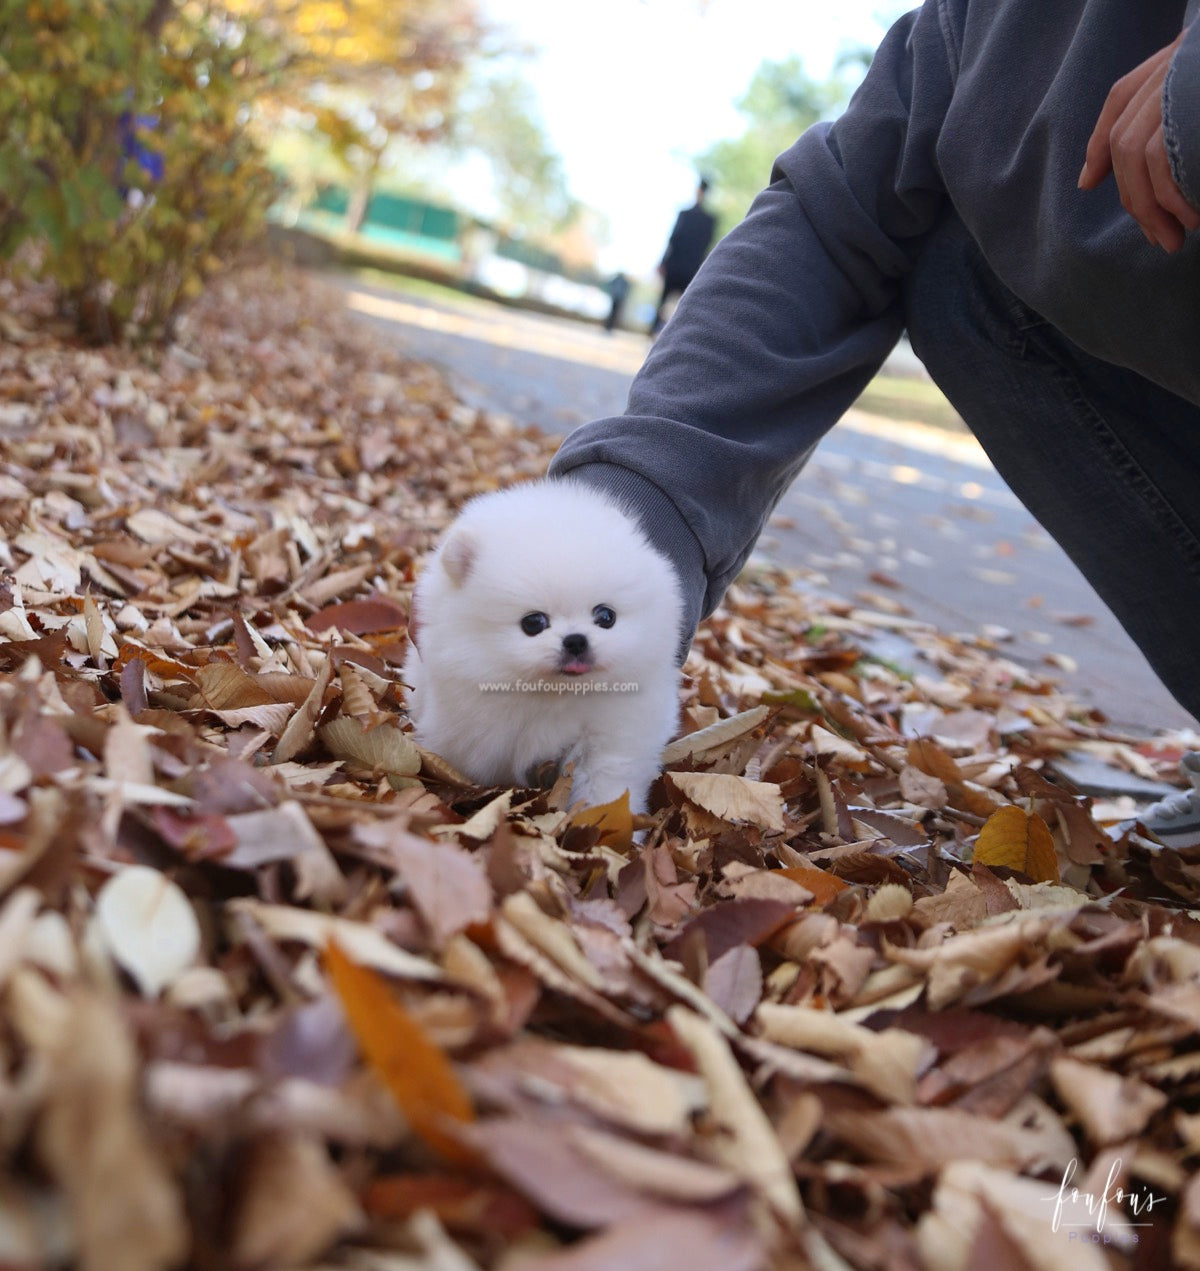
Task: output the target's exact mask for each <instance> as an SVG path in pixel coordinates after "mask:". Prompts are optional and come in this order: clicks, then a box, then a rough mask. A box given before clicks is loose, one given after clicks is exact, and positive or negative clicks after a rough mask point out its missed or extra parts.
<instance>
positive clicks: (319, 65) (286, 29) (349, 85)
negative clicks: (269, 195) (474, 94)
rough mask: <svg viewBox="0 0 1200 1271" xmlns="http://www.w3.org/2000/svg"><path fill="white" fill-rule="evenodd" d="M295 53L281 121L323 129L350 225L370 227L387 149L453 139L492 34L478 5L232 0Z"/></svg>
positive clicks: (278, 109) (473, 0) (276, 111)
mask: <svg viewBox="0 0 1200 1271" xmlns="http://www.w3.org/2000/svg"><path fill="white" fill-rule="evenodd" d="M228 3H229V5H230V7H231V9H233V10H235V11H237V12H240V13H241V14H243V15H244V16H245V17H246V18H249V19H251V20H253V21H254V23H255V24H256V26H257V27H258V28H259V29H260V30H262V31H264V32H266V33H269V34H270V35H272V36H273V37H274V38H276V39H278V40H279V41H280V42H281V43H282V44H283V45H284V46H285V47H286V49H287V56H286V60H285V63H284V65H283V68H282V69H283V74H282V75H281V77H280V80H279V83H278V86H277V88H276V90H275V91H274V92H273V93H272V94H270V95H269V96H268V97H266V98H265V99H264V100H262V101H261V102H260V103H259V108H260V110H262V111H263V112H264V113H265V114H267V115H268V116H270V117H272V120H273V122H279V121H281V120H288V121H291V122H293V123H294V122H300V123H301V125H302V126H307V127H309V128H315V129H316V130H318V131H319V132H320V133H322V134H323V135H324V136H325V138H326V139H327V140H328V143H329V146H330V149H331V150H332V153H333V155H334V156H335V158H336V159H337V160H338V162H339V163H340V164H341V165H343V166H344V168H345V169H346V170H347V171H348V173H349V174H350V176H351V181H352V185H353V189H352V196H351V200H350V206H349V209H348V211H347V227H348V228H349V229H351V230H356V229H357V228H358V227H359V225H360V224H361V222H362V218H363V215H364V213H365V211H366V206H367V201H368V199H369V198H370V193H371V189H372V187H373V185H374V183H375V180H376V178H377V176H378V174H379V171H380V168H381V167H382V165H383V162H384V156H385V153H386V151H387V150H388V147H389V146H390V145H391V144H392V142H393V141H395V140H396V139H405V140H407V141H412V142H422V143H424V142H429V141H434V140H437V139H440V138H444V137H446V136H447V135H448V134H449V132H450V130H451V127H452V125H453V122H454V119H455V110H456V105H457V102H458V98H459V96H460V94H461V92H462V90H463V87H464V84H465V82H466V75H467V68H468V66H469V64H470V63H471V61H472V59H473V58H475V57H477V56H479V55H480V54H481V53H483V52H484V50H485V46H486V43H487V38H488V28H487V26H486V24H485V23H484V22H483V20H482V18H481V16H480V13H479V6H478V3H477V0H228Z"/></svg>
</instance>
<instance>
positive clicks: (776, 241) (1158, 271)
mask: <svg viewBox="0 0 1200 1271" xmlns="http://www.w3.org/2000/svg"><path fill="white" fill-rule="evenodd" d="M1198 11H1200V0H1153V3H1148V4H1136V5H1135V4H1130V3H1129V2H1128V0H1059V2H1058V3H1055V4H1046V3H1045V2H1044V0H926V3H925V4H924V5H923V6H922V7H920V8H919V9H916V10H914V11H913V12H911V13H909V14H908V15H906V16H905V17H904V18H902V19H901V20H900V21H899V22H897V23H896V24H895V26H894V27H893V28H892V30H891V31H890V32H889V34H888V35H887V36H886V37H885V39H884V41H883V43H882V45H881V46H880V48H879V50H878V52H877V54H876V56H875V58H874V60H873V62H872V64H871V67H870V70H869V71H868V73H867V75H866V78H865V79H864V81H863V83H862V85H861V87H860V88H859V90H858V91H857V93H856V94H855V95H854V97H853V99H852V100H851V102H850V104H849V106H848V107H847V109H846V111H845V113H844V114H843V115H842V116H841V117H840V118H839V119H838V120H836V121H835V122H834V123H832V124H830V123H821V124H817V125H816V126H814V127H813V128H810V129H809V130H808V131H807V132H805V133H804V135H803V136H801V137H800V139H799V140H798V141H797V142H796V143H795V145H793V146H792V147H791V148H790V149H789V150H787V151H786V152H785V153H784V154H782V155H780V156H779V158H778V159H777V160H776V163H775V167H774V170H773V172H772V173H771V179H770V184H769V186H768V187H767V188H766V189H765V190H763V192H762V193H761V194H760V195H759V196H758V198H757V199H756V200H755V202H754V204H753V206H752V207H751V209H750V212H749V214H748V215H747V216H746V218H745V220H744V221H743V222H742V223H741V224H740V225H739V226H738V227H737V228H736V229H734V230H733V231H732V232H731V233H730V234H729V235H727V236H726V237H725V238H724V239H723V240H722V241H721V242H720V243H719V244H718V245H717V247H716V248H715V249H714V250H713V252H712V253H711V255H710V256H709V257H708V259H707V261H706V262H705V264H704V266H703V267H702V268H701V270H700V272H699V274H698V275H697V277H696V279H695V281H694V282H693V283H692V285H691V286H690V287H689V288H688V291H687V292H686V294H685V295H684V297H683V299H682V300H681V302H680V304H679V307H678V309H677V311H676V313H675V314H674V316H673V317H672V319H671V321H670V322H669V323H668V324H667V327H666V330H665V331H664V333H663V335H662V336H661V337H660V339H659V341H658V343H657V344H656V345H655V346H654V348H653V349H652V350H651V352H650V354H649V357H648V358H647V360H646V363H645V365H644V367H643V368H642V370H641V372H640V373H639V374H638V376H637V378H636V379H635V381H634V384H633V387H632V389H631V391H630V395H629V403H628V407H627V409H626V412H625V414H624V415H621V416H619V417H616V418H611V419H603V420H598V421H595V422H593V423H590V424H586V425H584V426H583V427H581V428H579V429H577V430H576V431H575V432H573V433H572V434H570V436H568V437H567V438H566V440H565V441H564V443H563V445H562V447H561V449H560V450H559V452H558V454H557V455H556V457H555V458H554V460H553V462H552V464H551V468H550V473H551V475H552V476H565V475H567V474H568V473H569V474H570V475H571V476H572V477H573V478H575V479H579V480H584V481H588V482H591V483H594V484H595V485H597V486H600V487H602V488H604V489H606V490H608V491H609V492H610V493H612V494H615V495H617V496H618V497H620V498H621V499H623V500H624V501H625V502H627V503H628V504H630V505H631V506H632V507H633V508H634V509H635V510H636V511H637V513H638V514H639V516H640V517H641V519H642V522H643V525H644V527H645V529H646V531H647V533H648V535H649V536H650V537H651V539H652V541H653V542H654V543H655V544H656V546H658V547H659V548H660V549H661V550H662V551H663V552H664V553H665V554H666V555H667V556H668V557H669V558H670V559H671V561H672V562H673V563H674V565H675V568H676V569H677V570H678V572H679V575H680V578H681V580H682V583H683V589H684V594H685V597H686V604H687V628H688V629H687V631H686V632H685V639H690V636H691V633H692V631H693V630H694V628H695V624H696V623H697V622H698V621H699V620H700V619H701V618H702V617H704V616H705V615H707V614H708V613H710V612H711V611H712V609H713V608H714V607H715V606H716V604H717V603H718V601H719V600H720V598H721V596H722V594H723V593H724V591H725V589H726V587H727V586H728V585H729V583H730V582H731V581H732V579H733V578H734V577H735V575H736V574H737V572H738V569H739V568H740V567H741V565H742V564H743V562H744V561H745V559H746V557H747V556H748V555H749V553H750V551H751V549H752V547H753V545H754V542H755V540H756V539H757V537H758V535H759V533H760V531H761V530H762V528H763V525H764V524H765V522H766V519H767V517H768V516H769V515H770V512H771V509H772V508H773V507H774V505H775V503H776V501H777V500H778V499H779V497H780V496H781V495H782V493H783V492H784V490H785V489H786V488H787V486H788V485H789V484H790V483H791V481H792V480H793V478H795V477H796V475H797V474H798V473H799V471H800V470H801V469H802V468H803V466H804V464H805V461H806V460H807V459H808V457H809V456H810V455H811V454H812V452H813V450H814V448H815V446H816V444H817V442H818V441H819V440H820V439H821V437H822V436H823V435H824V434H825V432H827V431H828V429H829V428H830V427H832V426H833V425H834V424H835V423H836V422H837V420H838V418H839V417H840V416H841V415H842V414H843V412H844V411H845V410H846V409H847V408H848V407H849V406H850V405H851V403H853V401H854V400H855V398H856V397H857V396H858V395H859V393H860V392H861V391H862V390H863V388H864V387H865V386H866V385H867V383H868V381H869V380H870V379H871V378H872V376H874V375H875V373H876V372H877V371H878V369H879V368H880V366H881V365H882V363H883V361H884V359H885V358H886V356H887V355H888V353H889V352H890V351H891V349H892V348H893V346H894V345H895V343H896V341H897V340H898V338H899V336H900V334H901V332H902V331H903V330H904V329H907V331H908V334H909V338H910V340H911V342H912V345H913V348H914V349H915V350H916V352H917V354H918V355H919V356H920V358H921V359H922V361H923V362H924V363H925V366H926V368H927V369H928V371H929V373H930V374H931V375H932V377H933V379H934V380H935V381H936V382H937V384H938V385H939V387H940V388H941V389H942V391H943V392H944V393H945V394H946V396H947V397H948V398H949V399H950V401H951V402H952V403H953V404H954V406H955V407H956V409H957V410H958V412H959V413H960V414H961V415H962V417H963V419H964V420H965V421H966V423H967V424H968V426H969V427H970V428H971V429H972V431H973V432H974V433H975V434H976V436H977V437H978V438H979V440H980V441H981V442H982V444H983V445H984V447H985V448H986V450H987V452H988V454H989V455H990V457H991V459H992V461H993V462H994V463H995V465H996V468H997V469H998V470H999V472H1000V473H1001V475H1002V476H1003V477H1004V478H1005V480H1006V481H1007V482H1008V483H1009V485H1010V486H1011V487H1012V489H1013V490H1014V491H1015V492H1016V493H1017V495H1018V496H1019V497H1020V498H1021V499H1022V500H1023V502H1024V503H1025V504H1026V506H1027V507H1028V508H1029V510H1030V511H1031V512H1032V513H1033V514H1034V516H1036V517H1037V519H1038V520H1039V521H1040V522H1041V523H1042V525H1044V526H1045V527H1046V529H1047V530H1049V531H1050V533H1051V534H1053V535H1054V537H1055V538H1056V539H1057V540H1058V541H1059V543H1061V544H1062V546H1063V547H1064V548H1065V549H1066V551H1067V552H1068V553H1069V555H1070V556H1071V557H1072V558H1073V560H1074V561H1075V563H1076V564H1077V565H1078V566H1079V568H1080V569H1081V570H1082V571H1083V572H1084V574H1085V575H1086V576H1087V577H1088V579H1089V580H1090V582H1091V583H1092V585H1093V586H1094V587H1095V588H1096V590H1097V592H1098V593H1099V594H1100V596H1101V597H1102V598H1103V599H1104V600H1105V602H1106V603H1107V604H1108V605H1109V607H1110V608H1111V609H1112V610H1113V612H1114V613H1115V614H1116V616H1117V617H1118V619H1119V620H1120V621H1121V623H1122V624H1123V625H1124V627H1125V628H1126V630H1127V631H1128V632H1129V633H1130V635H1131V636H1132V637H1133V639H1134V640H1135V641H1136V642H1137V644H1138V645H1139V646H1140V647H1141V649H1142V650H1143V652H1144V653H1145V654H1146V657H1147V659H1148V660H1149V662H1150V664H1151V665H1152V666H1153V667H1154V669H1155V671H1156V672H1157V674H1158V675H1159V676H1160V677H1161V679H1162V680H1163V682H1164V684H1165V685H1166V686H1167V687H1168V689H1169V690H1170V691H1171V692H1172V694H1173V695H1174V696H1175V697H1176V698H1177V699H1178V700H1179V702H1180V703H1181V704H1182V705H1183V706H1184V707H1185V708H1186V709H1188V710H1189V711H1191V712H1192V714H1194V715H1197V716H1200V640H1197V639H1196V637H1195V634H1194V633H1195V631H1196V629H1197V627H1200V235H1197V234H1194V233H1192V232H1191V231H1193V230H1195V229H1196V228H1197V227H1198V226H1200V213H1198V212H1197V209H1198V208H1200V20H1197V21H1193V18H1195V17H1196V15H1197V12H1198ZM1081 164H1083V171H1082V172H1081V171H1080V165H1081ZM684 647H686V644H685V646H684ZM1198 780H1200V777H1198ZM1197 813H1198V815H1197V816H1196V818H1195V819H1196V821H1197V834H1196V838H1197V841H1200V806H1198V808H1197Z"/></svg>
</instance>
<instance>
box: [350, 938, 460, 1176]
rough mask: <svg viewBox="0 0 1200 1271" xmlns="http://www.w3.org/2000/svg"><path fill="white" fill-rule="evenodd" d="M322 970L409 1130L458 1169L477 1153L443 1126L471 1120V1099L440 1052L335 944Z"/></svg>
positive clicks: (381, 984)
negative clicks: (397, 1105) (449, 1122)
mask: <svg viewBox="0 0 1200 1271" xmlns="http://www.w3.org/2000/svg"><path fill="white" fill-rule="evenodd" d="M325 968H326V970H327V972H328V974H329V978H330V980H331V981H332V982H333V987H334V989H335V990H336V992H337V995H338V997H339V998H340V999H341V1003H342V1009H343V1010H344V1011H345V1012H346V1019H347V1020H348V1021H349V1023H350V1029H351V1031H352V1032H353V1033H354V1036H355V1037H356V1038H357V1040H358V1044H359V1047H360V1048H361V1049H362V1053H363V1055H364V1057H365V1058H366V1060H367V1063H368V1064H369V1065H370V1066H371V1068H373V1069H374V1070H375V1072H376V1074H377V1075H378V1076H379V1077H380V1078H381V1079H382V1081H383V1083H384V1085H386V1086H387V1088H388V1089H389V1090H390V1091H391V1092H392V1095H393V1096H394V1097H395V1100H396V1102H397V1103H398V1104H399V1105H400V1108H401V1111H403V1113H404V1115H405V1116H406V1117H407V1118H408V1122H409V1124H410V1125H411V1126H412V1128H413V1132H414V1133H415V1134H417V1135H418V1136H419V1137H420V1138H421V1139H423V1140H424V1142H426V1143H427V1144H428V1145H429V1146H430V1147H431V1148H433V1149H434V1150H435V1151H436V1152H438V1153H440V1154H441V1155H442V1156H443V1157H445V1158H446V1159H447V1160H449V1161H453V1162H454V1163H455V1164H458V1165H468V1164H471V1163H472V1162H473V1161H474V1160H475V1159H476V1157H475V1154H474V1153H473V1152H471V1151H470V1149H468V1148H467V1147H465V1146H464V1145H463V1144H462V1143H460V1142H459V1141H458V1139H456V1138H454V1136H453V1135H452V1134H450V1133H448V1132H447V1130H446V1128H445V1122H446V1121H447V1120H449V1121H457V1122H459V1123H460V1124H465V1123H467V1122H469V1121H473V1120H474V1119H475V1111H474V1109H473V1108H472V1106H471V1100H470V1097H469V1096H468V1095H467V1092H466V1090H465V1089H464V1088H463V1086H462V1083H461V1082H460V1081H459V1080H458V1077H457V1076H456V1075H455V1073H454V1069H453V1067H452V1066H451V1064H450V1061H449V1060H448V1059H447V1058H446V1056H445V1054H444V1053H443V1052H442V1050H441V1048H440V1047H438V1046H436V1045H435V1044H434V1043H433V1042H432V1041H430V1039H429V1037H428V1035H427V1034H426V1032H425V1030H424V1029H423V1028H422V1027H421V1026H420V1024H418V1023H417V1021H416V1020H415V1019H413V1017H412V1016H411V1015H410V1014H409V1013H408V1012H407V1011H406V1010H405V1009H404V1007H403V1006H401V1005H400V1003H399V1002H398V1001H397V1000H396V996H395V994H394V993H393V992H392V990H391V989H390V988H389V987H388V985H387V982H386V981H385V980H384V979H383V978H382V977H381V976H379V975H378V974H376V973H375V972H374V971H371V970H369V969H368V968H366V967H362V966H359V965H358V964H357V963H356V962H351V960H350V959H349V958H348V957H347V956H346V954H345V953H343V952H342V950H341V949H340V948H339V947H338V945H337V943H336V941H332V940H331V941H330V942H329V944H328V945H327V946H326V948H325Z"/></svg>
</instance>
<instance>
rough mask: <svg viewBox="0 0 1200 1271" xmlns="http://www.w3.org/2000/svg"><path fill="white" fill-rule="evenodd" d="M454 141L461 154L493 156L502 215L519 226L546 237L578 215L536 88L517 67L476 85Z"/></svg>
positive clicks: (519, 229)
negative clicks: (542, 116)
mask: <svg viewBox="0 0 1200 1271" xmlns="http://www.w3.org/2000/svg"><path fill="white" fill-rule="evenodd" d="M451 144H452V145H453V147H454V149H455V150H456V151H457V152H458V153H459V154H460V155H461V154H476V155H480V156H482V157H483V158H484V159H485V160H486V161H487V163H488V165H489V166H490V168H491V173H492V183H493V194H494V197H495V200H496V205H497V210H498V213H499V219H500V220H501V221H503V222H505V223H506V226H507V227H508V228H510V229H511V230H513V231H514V232H516V233H519V234H522V235H525V236H528V237H535V238H546V237H549V236H552V235H556V234H560V233H562V232H563V231H565V230H567V229H568V228H569V227H570V226H571V224H572V222H574V221H575V220H576V219H577V218H578V216H579V214H580V208H579V205H578V203H576V201H575V200H574V199H573V198H572V197H571V195H570V193H569V191H568V189H567V180H566V175H565V173H564V172H563V166H562V160H561V159H560V158H559V156H558V154H557V153H556V152H555V151H554V149H553V147H552V146H551V144H550V140H549V138H548V137H547V136H546V131H545V128H544V127H543V126H542V123H541V120H540V119H539V118H538V113H537V105H536V101H535V99H534V95H533V91H532V90H531V89H530V87H529V85H528V83H527V82H526V81H524V80H523V79H521V78H520V76H519V75H518V74H517V73H507V74H501V75H496V76H491V77H488V78H486V79H483V80H481V81H480V82H478V83H477V84H476V85H475V86H474V87H473V88H472V91H471V97H470V101H469V103H468V107H467V109H466V110H465V111H464V112H463V115H462V118H461V120H460V123H459V126H458V127H457V128H456V129H455V132H454V136H453V139H452V143H451Z"/></svg>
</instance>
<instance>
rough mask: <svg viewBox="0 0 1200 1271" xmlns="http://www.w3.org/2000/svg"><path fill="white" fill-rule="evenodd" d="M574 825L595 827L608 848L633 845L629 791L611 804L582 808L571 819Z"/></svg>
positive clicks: (601, 840)
mask: <svg viewBox="0 0 1200 1271" xmlns="http://www.w3.org/2000/svg"><path fill="white" fill-rule="evenodd" d="M571 824H572V825H594V826H596V827H597V828H598V829H599V831H600V842H601V843H603V844H604V845H605V846H606V847H617V848H625V847H629V846H631V845H632V843H633V815H632V814H631V813H630V811H629V791H628V790H626V791H625V793H624V794H622V795H621V796H620V797H619V798H616V799H614V800H613V801H612V802H611V803H600V804H597V805H596V807H594V808H582V809H580V811H578V812H576V813H575V815H574V816H573V817H572V818H571Z"/></svg>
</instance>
